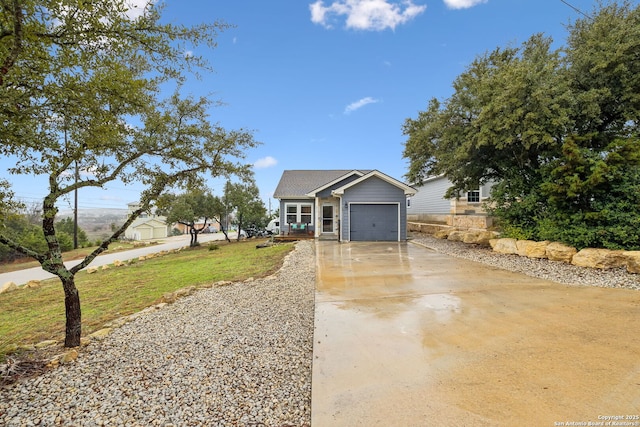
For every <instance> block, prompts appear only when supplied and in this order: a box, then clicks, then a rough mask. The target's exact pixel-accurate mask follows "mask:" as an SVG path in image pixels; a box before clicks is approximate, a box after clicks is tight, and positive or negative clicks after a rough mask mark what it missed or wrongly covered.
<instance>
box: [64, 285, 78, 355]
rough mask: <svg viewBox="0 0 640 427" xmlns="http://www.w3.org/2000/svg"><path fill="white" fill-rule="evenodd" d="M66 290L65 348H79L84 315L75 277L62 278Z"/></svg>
mask: <svg viewBox="0 0 640 427" xmlns="http://www.w3.org/2000/svg"><path fill="white" fill-rule="evenodd" d="M60 280H62V287H63V288H64V309H65V314H66V317H67V323H66V327H65V338H64V346H65V347H78V346H79V345H80V336H81V333H82V314H81V311H80V294H79V293H78V288H76V283H75V277H74V276H70V277H66V278H61V279H60Z"/></svg>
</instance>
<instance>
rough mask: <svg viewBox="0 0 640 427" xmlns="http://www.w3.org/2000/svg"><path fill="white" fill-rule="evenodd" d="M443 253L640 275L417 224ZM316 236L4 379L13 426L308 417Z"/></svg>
mask: <svg viewBox="0 0 640 427" xmlns="http://www.w3.org/2000/svg"><path fill="white" fill-rule="evenodd" d="M412 240H413V242H414V243H417V244H421V245H424V246H426V247H429V248H431V249H434V250H436V251H438V252H442V253H446V254H449V255H453V256H456V257H461V258H466V259H469V260H472V261H477V262H481V263H484V264H489V265H492V266H495V267H498V268H503V269H507V270H510V271H516V272H521V273H524V274H528V275H530V276H535V277H540V278H544V279H548V280H553V281H556V282H560V283H566V284H573V285H591V286H602V287H613V288H629V289H636V290H640V277H638V276H639V275H632V274H628V273H626V272H625V271H624V270H623V269H616V270H606V271H603V270H593V269H587V268H581V267H575V266H572V265H568V264H564V263H560V262H552V261H548V260H539V259H529V258H525V257H519V256H517V255H501V254H496V253H494V252H492V251H491V250H490V249H488V248H484V247H480V246H475V245H467V244H464V243H460V242H450V241H447V240H438V239H435V238H433V237H430V236H428V235H425V234H419V233H415V234H414V235H413V236H412ZM314 290H315V254H314V243H313V242H311V241H302V242H298V243H297V244H296V249H295V251H293V252H292V253H291V254H290V255H289V256H288V257H287V259H286V261H285V264H284V266H283V268H282V269H281V270H280V271H279V272H278V273H277V274H275V275H274V276H271V277H269V278H265V279H258V280H255V281H251V282H243V283H234V284H230V285H227V286H222V287H214V288H211V289H203V290H199V291H197V292H196V293H194V294H193V295H191V296H188V297H185V298H182V299H179V300H178V301H177V302H175V303H174V304H171V305H167V306H165V307H163V308H162V309H159V310H155V311H152V312H149V313H147V314H145V315H142V316H139V317H137V318H136V319H135V320H133V321H131V322H129V323H126V324H125V325H123V326H121V327H119V328H117V329H115V330H114V331H113V332H112V333H111V334H110V335H108V336H107V337H106V338H105V339H104V340H103V341H99V342H93V343H91V344H90V345H89V346H88V347H85V348H84V349H83V351H82V352H81V353H80V356H79V358H78V359H77V361H76V362H73V363H69V364H65V365H63V366H61V367H60V368H58V369H56V370H53V371H50V372H48V373H46V374H44V375H41V376H39V377H36V378H31V379H26V380H23V381H20V382H18V383H15V384H12V385H10V386H6V387H4V388H1V389H0V425H3V426H4V425H6V426H34V425H38V426H55V425H64V426H132V427H133V426H165V427H169V426H280V427H285V426H309V425H310V424H311V371H312V351H313V322H314Z"/></svg>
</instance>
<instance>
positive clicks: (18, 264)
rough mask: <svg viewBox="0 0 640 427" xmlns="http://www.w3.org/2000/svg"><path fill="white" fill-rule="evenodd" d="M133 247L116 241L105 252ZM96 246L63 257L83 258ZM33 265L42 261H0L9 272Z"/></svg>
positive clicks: (75, 250) (4, 271)
mask: <svg viewBox="0 0 640 427" xmlns="http://www.w3.org/2000/svg"><path fill="white" fill-rule="evenodd" d="M133 247H134V246H133V243H129V242H124V241H123V242H116V243H112V244H111V245H109V250H108V251H106V252H103V254H105V253H109V254H112V253H115V252H121V251H126V250H129V249H133ZM96 248H97V246H93V247H87V248H78V249H73V250H71V251H68V252H65V253H63V254H62V259H64V260H65V261H71V260H75V259H82V258H84V257H86V256H87V255H89V254H90V253H91V252H93V251H94V250H95V249H96ZM33 267H40V263H39V262H38V261H36V260H34V259H33V258H29V257H25V258H20V259H17V260H16V261H14V262H6V263H0V273H9V272H12V271H17V270H23V269H25V268H33Z"/></svg>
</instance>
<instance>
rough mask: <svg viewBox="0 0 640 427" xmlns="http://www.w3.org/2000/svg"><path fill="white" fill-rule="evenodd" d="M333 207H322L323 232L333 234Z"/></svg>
mask: <svg viewBox="0 0 640 427" xmlns="http://www.w3.org/2000/svg"><path fill="white" fill-rule="evenodd" d="M333 209H334V207H333V205H322V232H323V233H333V230H334V228H333V226H334V219H333Z"/></svg>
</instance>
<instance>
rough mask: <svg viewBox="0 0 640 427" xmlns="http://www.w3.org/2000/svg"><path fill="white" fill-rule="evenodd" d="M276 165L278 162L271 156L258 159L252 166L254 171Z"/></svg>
mask: <svg viewBox="0 0 640 427" xmlns="http://www.w3.org/2000/svg"><path fill="white" fill-rule="evenodd" d="M277 164H278V161H277V160H276V159H274V158H273V157H271V156H267V157H263V158H262V159H258V160H256V161H255V163H254V164H253V167H255V168H256V169H266V168H270V167H271V166H275V165H277Z"/></svg>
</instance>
